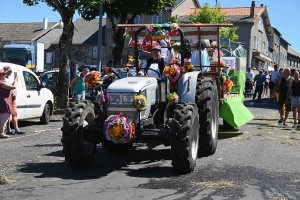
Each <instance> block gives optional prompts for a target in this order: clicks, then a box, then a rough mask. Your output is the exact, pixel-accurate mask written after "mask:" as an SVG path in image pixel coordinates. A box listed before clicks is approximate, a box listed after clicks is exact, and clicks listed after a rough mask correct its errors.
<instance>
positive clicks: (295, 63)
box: [287, 47, 300, 70]
mask: <svg viewBox="0 0 300 200" xmlns="http://www.w3.org/2000/svg"><path fill="white" fill-rule="evenodd" d="M287 66H288V67H290V68H292V69H297V70H300V54H299V53H297V52H296V51H295V50H294V49H292V48H291V47H289V48H288V53H287Z"/></svg>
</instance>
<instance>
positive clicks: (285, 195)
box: [138, 165, 300, 200]
mask: <svg viewBox="0 0 300 200" xmlns="http://www.w3.org/2000/svg"><path fill="white" fill-rule="evenodd" d="M278 180H280V181H278ZM299 180H300V173H277V172H273V171H268V170H264V169H259V168H255V167H251V166H233V165H222V167H217V166H215V165H204V166H200V167H199V168H198V169H197V171H196V172H194V173H190V174H187V175H185V176H179V177H171V178H167V179H150V181H149V182H148V183H145V184H141V185H139V186H138V188H143V189H158V190H162V189H167V190H171V191H172V190H175V191H176V192H174V193H172V194H168V195H165V196H161V197H159V198H158V199H175V200H185V199H203V200H212V199H216V198H218V199H226V200H236V199H241V198H247V199H249V198H250V199H251V197H249V196H247V193H246V191H245V190H247V189H248V188H249V187H252V189H253V190H256V191H257V192H258V193H260V194H261V196H262V197H263V198H264V199H275V197H276V198H277V199H299V196H300V191H299V189H297V188H300V181H299ZM220 181H222V182H223V183H220ZM224 184H226V185H227V186H228V187H227V188H226V187H225V188H221V186H224ZM178 196H180V197H178Z"/></svg>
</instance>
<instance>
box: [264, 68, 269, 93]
mask: <svg viewBox="0 0 300 200" xmlns="http://www.w3.org/2000/svg"><path fill="white" fill-rule="evenodd" d="M265 76H266V80H265V82H264V91H263V96H264V97H267V96H268V89H269V81H270V76H269V74H268V72H267V71H265Z"/></svg>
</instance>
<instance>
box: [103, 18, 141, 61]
mask: <svg viewBox="0 0 300 200" xmlns="http://www.w3.org/2000/svg"><path fill="white" fill-rule="evenodd" d="M127 17H128V16H127V15H123V16H122V17H121V19H120V24H126V23H127V24H133V23H134V19H135V17H136V14H133V15H132V16H131V17H130V18H129V20H128V22H127ZM109 19H110V21H111V23H112V30H113V41H114V43H115V46H114V48H113V50H112V56H113V59H114V65H120V64H121V59H122V55H123V54H122V52H123V49H124V45H125V36H124V33H125V29H124V28H117V27H116V24H115V23H114V18H112V17H109ZM123 64H124V63H123Z"/></svg>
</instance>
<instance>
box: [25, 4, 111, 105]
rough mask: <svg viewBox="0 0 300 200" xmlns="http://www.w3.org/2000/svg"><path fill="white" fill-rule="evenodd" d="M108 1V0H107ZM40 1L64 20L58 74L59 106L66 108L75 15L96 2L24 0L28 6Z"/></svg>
mask: <svg viewBox="0 0 300 200" xmlns="http://www.w3.org/2000/svg"><path fill="white" fill-rule="evenodd" d="M107 1H108V0H107ZM40 2H45V3H46V4H47V5H48V6H49V7H52V9H53V11H57V12H58V13H59V14H60V16H61V19H62V22H63V25H64V26H63V32H62V35H61V37H60V39H59V43H58V47H59V50H60V64H59V76H58V85H57V88H58V96H57V104H58V108H61V109H63V108H65V107H66V106H67V104H68V98H69V82H70V80H69V77H70V66H69V63H70V52H71V47H72V39H73V35H74V24H73V16H74V14H75V11H76V10H77V9H78V8H79V7H82V6H89V5H90V4H94V3H95V2H94V1H91V0H23V3H24V4H26V5H28V6H35V5H37V4H39V3H40Z"/></svg>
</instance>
